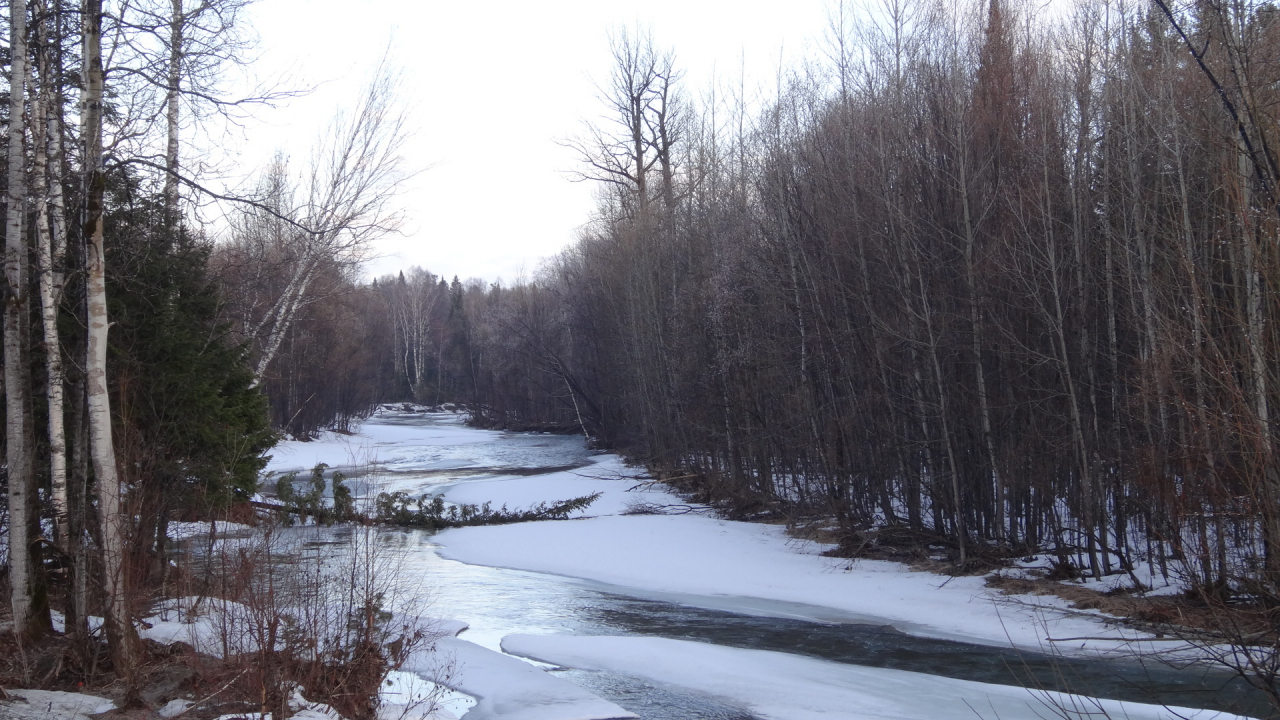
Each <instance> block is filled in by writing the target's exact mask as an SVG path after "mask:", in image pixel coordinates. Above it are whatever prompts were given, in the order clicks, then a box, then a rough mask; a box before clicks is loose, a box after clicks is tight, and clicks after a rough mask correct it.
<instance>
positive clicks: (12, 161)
mask: <svg viewBox="0 0 1280 720" xmlns="http://www.w3.org/2000/svg"><path fill="white" fill-rule="evenodd" d="M9 22H10V25H9V27H10V30H11V33H12V40H11V48H12V50H13V61H12V63H11V65H10V70H11V72H12V74H11V75H10V80H9V87H10V88H11V92H10V94H9V157H8V162H9V170H8V173H9V177H8V181H9V190H8V203H9V206H8V213H7V216H6V218H5V253H4V273H5V281H6V282H7V283H8V288H7V290H8V293H7V295H6V296H5V306H4V380H5V389H6V391H7V392H6V394H5V416H6V422H5V433H6V436H5V440H6V444H5V447H6V450H5V462H6V463H7V464H8V474H9V582H10V585H11V587H12V588H13V592H12V599H11V601H10V607H11V608H12V610H13V629H14V633H15V634H16V635H17V636H18V637H24V636H28V635H30V634H31V633H33V632H34V631H35V606H34V602H33V599H34V598H33V596H34V593H35V575H34V573H33V570H34V568H33V567H32V562H31V546H30V544H29V538H30V535H31V527H30V525H29V522H28V521H29V519H30V514H31V503H32V502H34V497H33V494H34V489H35V488H34V478H33V476H32V466H31V458H30V456H29V455H28V454H27V448H28V445H29V441H28V437H27V435H28V430H29V428H27V424H26V420H27V413H26V411H25V408H24V407H23V405H24V403H23V399H24V397H25V392H23V388H24V387H25V378H24V375H25V373H23V366H22V365H23V364H22V355H23V347H24V346H25V345H26V344H27V342H28V339H27V338H25V337H23V335H24V334H25V333H23V328H24V327H25V323H23V322H22V318H23V314H24V313H26V312H27V302H28V300H29V298H28V295H27V279H26V277H25V275H26V273H25V272H24V263H23V258H24V255H25V254H26V247H25V243H24V242H23V226H24V222H23V220H24V217H23V215H24V212H25V208H26V200H27V188H26V177H25V174H24V170H25V168H26V157H25V154H24V152H23V149H24V147H25V144H26V143H25V139H26V138H25V123H24V119H25V114H26V79H27V4H26V2H23V1H15V2H11V3H10V4H9Z"/></svg>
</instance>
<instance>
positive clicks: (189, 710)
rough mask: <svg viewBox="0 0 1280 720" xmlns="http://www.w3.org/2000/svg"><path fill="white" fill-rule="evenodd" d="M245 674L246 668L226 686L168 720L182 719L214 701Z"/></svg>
mask: <svg viewBox="0 0 1280 720" xmlns="http://www.w3.org/2000/svg"><path fill="white" fill-rule="evenodd" d="M247 672H249V669H248V668H245V669H244V670H241V671H240V674H239V675H237V676H235V677H233V678H231V679H230V680H228V681H227V684H226V685H223V686H222V687H220V688H218V689H217V690H214V691H213V692H212V693H210V694H209V695H208V696H207V697H205V698H204V699H202V700H200V701H199V702H195V703H192V704H191V705H190V706H189V707H188V708H187V709H186V710H183V711H182V712H180V713H178V714H177V715H174V716H173V717H171V718H169V720H175V718H180V717H182V716H183V715H186V714H187V713H188V712H191V711H192V710H193V709H195V708H198V707H200V706H201V705H204V704H205V703H207V702H209V701H210V700H212V699H214V698H215V697H217V696H218V695H219V694H221V693H222V691H223V690H226V689H227V688H229V687H231V684H232V683H234V682H235V681H237V680H239V679H240V678H241V677H243V676H244V674H245V673H247Z"/></svg>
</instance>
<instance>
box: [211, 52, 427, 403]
mask: <svg viewBox="0 0 1280 720" xmlns="http://www.w3.org/2000/svg"><path fill="white" fill-rule="evenodd" d="M407 134H408V126H407V116H406V114H405V110H404V109H403V107H402V106H401V104H400V98H399V96H398V94H397V80H396V78H395V76H394V75H393V73H392V72H391V70H390V69H389V68H388V67H387V66H386V65H385V64H384V65H382V66H381V67H380V68H379V69H378V71H377V73H376V74H375V76H374V78H373V79H372V80H371V81H370V83H369V84H368V86H366V87H365V89H364V90H363V92H362V93H361V95H360V97H359V98H358V101H357V104H356V107H355V108H354V109H353V110H352V111H351V112H350V113H349V114H339V115H338V116H337V117H336V118H335V119H334V121H333V122H332V124H331V125H330V128H329V131H328V132H327V133H325V135H324V139H323V140H322V141H321V142H320V144H319V145H318V146H317V147H316V148H315V150H314V151H313V154H312V157H311V160H310V165H309V167H308V168H307V169H306V171H305V173H304V175H303V177H302V178H301V179H300V180H295V179H294V178H292V177H291V176H290V175H289V173H288V171H287V167H286V166H285V165H284V163H283V162H282V161H279V160H278V161H277V162H276V163H275V164H274V165H273V166H272V168H271V169H270V170H269V171H268V173H269V174H268V176H267V177H266V179H265V181H264V185H263V187H264V189H265V190H266V191H267V193H268V195H267V197H269V198H270V200H269V203H268V204H266V205H264V204H261V203H259V204H256V205H254V206H251V207H249V208H247V209H246V210H245V211H244V214H243V215H242V216H241V218H240V220H239V221H237V223H236V225H235V228H234V230H233V236H232V238H231V241H230V244H229V247H226V248H223V249H222V250H220V253H222V255H223V258H224V260H223V262H231V263H234V264H237V265H239V264H241V263H246V262H247V263H256V264H258V265H259V266H265V263H268V262H275V263H276V265H275V266H274V267H275V269H274V270H273V272H274V273H277V274H278V278H279V279H281V280H283V283H284V284H283V287H280V288H278V289H275V290H271V291H269V292H268V293H267V294H266V295H265V296H264V297H262V298H260V299H264V300H265V302H263V303H261V304H258V303H256V302H254V301H252V300H247V299H246V296H247V295H248V294H250V293H252V292H260V289H250V288H247V287H241V288H240V289H239V290H236V291H233V292H234V293H235V294H238V295H240V296H241V297H240V299H239V300H240V304H241V308H242V311H241V315H242V316H241V318H240V322H241V325H242V327H243V328H244V332H245V335H246V336H247V338H248V339H250V340H252V341H253V342H254V344H255V347H256V353H255V359H254V372H255V375H256V377H257V381H258V382H261V380H262V377H263V375H264V374H265V373H266V372H267V370H268V368H269V367H270V365H271V363H272V361H273V360H274V359H275V358H276V355H277V354H278V353H279V351H280V346H281V343H283V342H284V339H285V337H286V335H287V334H288V332H289V330H290V328H291V327H292V325H293V322H294V320H295V319H296V318H297V317H298V313H299V311H300V310H301V309H302V308H303V307H304V306H306V305H307V304H308V303H310V302H312V301H313V300H314V299H315V298H316V293H315V288H314V284H315V282H316V280H317V279H318V278H319V277H320V276H321V275H322V273H323V272H324V270H325V268H327V267H330V266H332V265H337V266H340V267H344V268H350V267H353V266H354V265H355V264H356V263H358V262H359V261H360V260H361V259H362V258H363V257H364V256H365V254H366V253H367V252H368V250H369V245H370V243H372V242H373V241H374V240H375V239H377V238H378V237H381V236H383V235H385V234H387V233H391V232H395V231H396V230H397V229H398V228H399V224H400V213H399V211H398V210H397V208H396V207H395V206H394V199H395V194H396V191H397V190H398V188H399V186H400V184H401V183H402V182H403V181H404V180H405V179H406V178H407V177H408V174H407V173H406V172H405V169H404V162H403V157H402V156H401V151H402V146H403V143H404V141H405V139H406V137H407ZM231 256H237V257H238V260H233V259H232V257H231ZM230 281H231V282H236V279H235V278H230Z"/></svg>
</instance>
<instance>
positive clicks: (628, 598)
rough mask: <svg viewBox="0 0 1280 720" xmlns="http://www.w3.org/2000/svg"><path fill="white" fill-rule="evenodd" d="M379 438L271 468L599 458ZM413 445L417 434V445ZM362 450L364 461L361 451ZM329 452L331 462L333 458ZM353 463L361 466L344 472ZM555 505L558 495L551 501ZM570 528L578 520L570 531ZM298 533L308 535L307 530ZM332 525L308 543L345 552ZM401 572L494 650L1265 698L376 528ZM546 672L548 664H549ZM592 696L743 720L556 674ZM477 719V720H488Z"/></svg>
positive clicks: (653, 688)
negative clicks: (853, 668)
mask: <svg viewBox="0 0 1280 720" xmlns="http://www.w3.org/2000/svg"><path fill="white" fill-rule="evenodd" d="M366 429H378V430H379V432H376V433H372V435H373V437H374V438H375V439H373V440H367V441H365V442H364V444H361V443H360V442H359V441H357V440H354V439H353V440H351V441H349V442H347V444H346V449H345V451H344V450H342V449H341V448H336V449H335V447H334V446H325V445H323V444H319V443H317V444H314V447H312V448H309V447H307V446H308V445H312V444H305V443H304V444H295V448H294V449H290V450H289V451H288V452H287V453H281V455H280V456H278V457H277V459H275V460H273V463H272V466H273V467H274V468H276V469H277V470H279V469H289V468H290V467H292V466H296V467H305V466H306V465H308V464H310V463H311V462H312V461H313V460H324V461H326V462H329V464H330V465H334V466H342V465H343V464H344V463H343V462H342V460H341V458H340V457H338V455H336V454H335V453H341V452H346V453H347V455H348V456H362V457H363V458H364V459H365V460H371V459H372V460H376V462H375V463H373V464H372V465H371V466H369V465H366V466H364V467H362V468H358V467H348V468H347V471H348V472H351V473H353V474H354V476H355V477H354V479H353V481H352V482H351V483H350V484H352V485H353V486H354V487H355V489H356V491H357V493H358V494H360V493H364V494H369V493H372V492H374V491H376V490H403V491H405V492H409V493H411V494H413V495H418V494H422V493H435V492H448V493H458V491H459V489H460V488H462V486H463V485H466V486H468V487H466V488H465V490H467V492H466V493H463V494H464V495H465V496H466V497H468V498H470V497H476V496H478V495H479V496H483V494H484V489H485V487H487V486H485V485H483V483H486V482H488V481H492V480H494V479H495V478H507V479H510V478H512V477H538V476H540V475H545V474H550V473H556V472H560V473H563V472H564V471H565V469H566V468H571V467H578V466H581V465H583V464H585V463H586V462H588V460H589V459H590V457H591V453H590V451H589V450H588V449H587V448H586V446H585V443H584V441H583V439H582V438H580V437H566V436H552V435H531V434H517V433H500V432H481V431H474V430H470V429H464V428H461V427H460V426H459V419H458V418H457V416H453V415H447V414H427V413H415V412H389V413H383V414H380V415H379V416H375V417H374V418H372V419H370V420H369V421H368V423H367V424H366ZM415 438H420V441H419V440H415ZM357 446H358V451H357V450H355V449H353V448H356V447H357ZM326 453H328V454H327V455H326ZM349 464H351V465H354V464H355V463H349ZM547 499H548V500H555V499H561V498H547ZM570 522H572V521H570ZM298 532H303V531H302V530H299V531H298ZM344 532H350V531H349V530H342V529H333V530H330V531H327V533H325V534H322V535H318V536H312V539H311V540H310V541H309V544H310V547H312V548H314V549H322V548H323V547H324V546H325V545H326V544H328V543H337V542H342V537H341V535H342V533H344ZM379 532H380V540H381V542H382V543H383V544H384V545H385V546H386V547H387V548H389V549H394V550H395V551H396V554H397V556H398V558H399V563H400V565H399V566H400V568H401V572H403V573H405V574H406V575H407V576H410V577H413V578H417V579H421V580H422V587H423V588H424V591H423V592H424V593H425V600H426V603H427V605H428V606H429V608H430V614H432V615H434V616H438V617H442V618H453V619H457V620H462V621H464V622H466V623H467V624H468V625H469V629H467V630H466V631H464V632H463V633H462V634H461V635H460V638H461V639H464V640H467V641H470V642H473V643H476V644H478V645H481V646H483V647H486V648H489V649H490V650H495V651H498V650H499V649H500V642H501V640H502V638H503V637H506V636H508V635H512V634H532V635H548V634H554V635H572V636H645V637H662V638H672V639H679V640H690V641H696V642H700V643H711V644H715V645H721V646H727V647H732V648H748V649H756V650H770V651H776V652H782V653H788V654H794V655H800V656H807V657H811V658H820V659H823V660H828V661H833V662H835V663H844V664H850V665H857V666H870V667H877V668H892V669H898V670H909V671H912V672H916V673H927V674H929V675H933V676H940V677H948V678H956V679H960V680H969V681H978V682H983V683H996V684H1002V685H1019V686H1023V687H1034V688H1042V689H1053V690H1062V691H1069V692H1074V693H1080V694H1085V695H1090V696H1097V697H1104V698H1112V699H1118V700H1128V701H1135V702H1142V703H1155V704H1170V705H1177V706H1184V707H1195V708H1209V709H1219V710H1228V711H1231V712H1235V713H1239V714H1244V715H1249V716H1256V717H1265V716H1266V715H1267V713H1268V712H1269V706H1268V705H1267V704H1266V702H1265V699H1264V698H1263V697H1262V696H1261V694H1260V693H1257V692H1256V691H1252V690H1250V689H1249V688H1248V687H1247V685H1245V684H1244V683H1243V682H1242V681H1240V680H1239V679H1233V678H1232V677H1231V676H1230V675H1229V674H1226V673H1223V672H1219V671H1214V670H1206V669H1203V668H1199V669H1194V668H1193V669H1182V670H1176V669H1173V668H1170V667H1167V666H1165V665H1162V664H1159V663H1153V662H1147V663H1140V662H1137V661H1134V660H1111V659H1092V658H1079V657H1062V656H1055V655H1046V654H1042V653H1037V652H1031V651H1026V650H1014V649H1007V648H1001V647H995V646H992V645H990V644H974V643H967V642H957V641H954V640H947V639H940V638H930V637H920V636H917V635H913V634H907V633H904V632H902V631H900V630H899V629H895V628H894V627H892V626H888V625H885V624H877V623H868V622H867V621H866V618H864V617H860V616H857V615H854V614H852V613H846V612H842V611H840V610H838V609H833V608H828V607H821V606H812V605H805V604H803V603H794V602H783V601H777V600H766V599H761V598H753V597H747V596H732V595H694V594H687V593H685V594H682V593H671V592H659V591H655V590H652V589H650V590H646V589H643V588H638V587H625V586H620V585H610V584H605V583H601V582H597V581H593V580H586V579H579V578H574V577H566V576H564V575H557V574H549V573H539V572H528V571H522V570H514V569H507V568H501V567H487V566H484V565H479V564H468V563H464V562H459V561H456V560H450V559H446V558H445V557H442V555H441V553H440V545H439V544H438V543H437V542H436V538H435V537H434V536H433V535H432V534H431V533H429V532H426V531H418V530H393V529H386V530H381V531H379ZM542 667H549V666H546V665H543V666H542ZM553 672H554V673H555V674H556V675H558V676H560V677H562V678H566V679H568V680H570V681H572V682H574V683H576V684H578V685H581V686H582V687H584V688H586V689H588V690H589V691H591V692H593V693H595V694H596V695H598V696H600V697H602V698H604V699H606V700H609V701H611V702H613V703H615V704H617V705H619V706H621V707H623V708H625V709H627V710H629V711H631V712H634V713H636V714H637V715H639V716H640V717H642V718H646V719H652V720H694V719H714V720H721V719H723V720H730V719H732V720H746V719H748V718H754V717H756V716H754V715H752V714H751V712H750V711H749V710H748V709H747V708H746V707H745V706H744V705H743V704H740V703H737V702H735V700H734V698H732V697H723V696H715V695H710V694H705V693H701V692H697V691H694V690H689V689H685V688H681V687H679V686H676V685H672V684H666V683H657V682H653V681H651V680H645V679H642V678H638V677H635V676H630V675H626V674H620V673H611V672H601V671H585V670H572V669H563V668H560V669H553ZM473 715H474V713H472V714H469V715H468V716H467V717H468V718H469V720H484V719H483V718H476V717H473Z"/></svg>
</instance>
